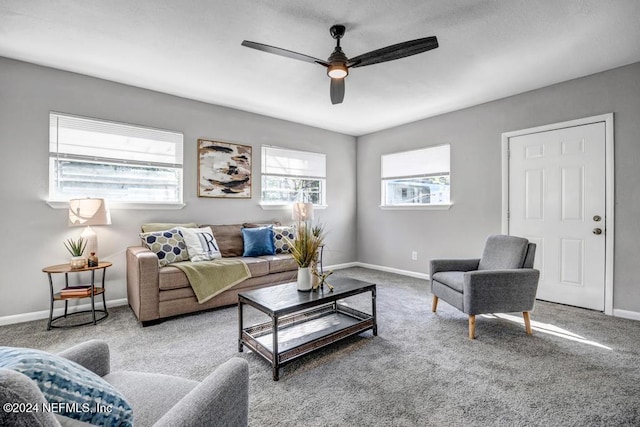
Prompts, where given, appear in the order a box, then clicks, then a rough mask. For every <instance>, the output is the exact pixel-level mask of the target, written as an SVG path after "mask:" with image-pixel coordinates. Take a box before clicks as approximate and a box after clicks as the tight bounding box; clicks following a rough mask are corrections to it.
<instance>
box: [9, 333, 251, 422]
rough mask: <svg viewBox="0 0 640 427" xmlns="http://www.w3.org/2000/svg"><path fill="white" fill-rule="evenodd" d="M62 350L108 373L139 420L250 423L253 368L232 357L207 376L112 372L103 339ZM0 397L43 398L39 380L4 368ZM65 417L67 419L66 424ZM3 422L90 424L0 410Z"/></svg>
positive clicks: (104, 374)
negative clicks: (33, 379)
mask: <svg viewBox="0 0 640 427" xmlns="http://www.w3.org/2000/svg"><path fill="white" fill-rule="evenodd" d="M59 355H60V356H63V357H65V358H66V359H69V360H72V361H74V362H76V363H78V364H80V365H82V366H84V367H85V368H87V369H89V370H91V371H92V372H94V373H96V374H97V375H99V376H101V377H103V378H104V379H105V380H106V381H107V382H109V383H110V384H111V385H112V386H113V387H115V388H116V389H117V390H118V391H119V392H120V393H122V394H123V395H124V396H125V398H126V399H127V401H128V402H129V404H130V405H131V407H132V408H133V414H134V422H135V425H136V426H150V425H153V426H172V427H175V426H196V425H201V426H246V425H247V424H248V415H249V368H248V363H247V361H246V360H244V359H241V358H238V357H233V358H231V359H230V360H228V361H227V362H225V363H223V364H222V365H220V366H218V367H217V368H216V369H215V370H214V371H213V372H212V373H211V374H209V376H208V377H206V378H205V379H204V380H203V381H202V382H198V381H193V380H188V379H185V378H179V377H174V376H169V375H163V374H151V373H145V372H130V371H120V372H110V359H109V347H108V345H107V343H106V342H104V341H101V340H90V341H87V342H84V343H82V344H79V345H76V346H74V347H72V348H70V349H68V350H66V351H64V352H62V353H60V354H59ZM0 402H1V403H4V402H12V403H19V402H24V403H26V404H33V403H35V402H44V396H43V395H42V393H41V392H40V389H39V388H38V386H37V384H36V383H35V382H34V381H32V380H31V379H30V378H28V377H27V376H25V375H23V374H21V373H19V372H16V371H12V370H10V369H1V368H0ZM61 423H62V424H61ZM0 425H12V426H31V425H40V426H53V427H57V426H60V425H73V426H80V425H88V424H86V423H82V422H80V421H76V420H71V419H70V418H66V417H59V416H56V415H54V414H52V413H49V412H43V411H40V412H37V413H22V414H18V413H7V412H2V411H0Z"/></svg>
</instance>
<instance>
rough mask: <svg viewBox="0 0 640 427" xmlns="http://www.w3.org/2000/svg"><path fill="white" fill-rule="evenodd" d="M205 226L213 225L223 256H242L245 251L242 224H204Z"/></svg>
mask: <svg viewBox="0 0 640 427" xmlns="http://www.w3.org/2000/svg"><path fill="white" fill-rule="evenodd" d="M203 227H211V231H213V236H214V237H215V238H216V242H218V248H219V249H220V253H221V254H222V256H223V257H232V256H242V253H243V252H244V245H243V243H242V224H227V225H207V226H205V225H203Z"/></svg>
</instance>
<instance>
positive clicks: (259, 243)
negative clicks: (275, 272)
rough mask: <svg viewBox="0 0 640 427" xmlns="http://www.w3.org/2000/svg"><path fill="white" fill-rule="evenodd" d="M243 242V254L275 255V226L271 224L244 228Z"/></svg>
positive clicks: (249, 255) (252, 255)
mask: <svg viewBox="0 0 640 427" xmlns="http://www.w3.org/2000/svg"><path fill="white" fill-rule="evenodd" d="M242 242H243V245H244V251H243V252H242V256H245V257H254V256H260V255H273V254H274V253H275V250H276V249H275V247H274V245H273V227H272V226H271V225H269V226H266V227H257V228H243V229H242Z"/></svg>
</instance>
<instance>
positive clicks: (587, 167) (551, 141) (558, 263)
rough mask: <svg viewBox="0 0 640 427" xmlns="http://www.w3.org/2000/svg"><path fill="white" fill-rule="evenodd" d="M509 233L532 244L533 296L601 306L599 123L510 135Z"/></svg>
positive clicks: (602, 216) (603, 179)
mask: <svg viewBox="0 0 640 427" xmlns="http://www.w3.org/2000/svg"><path fill="white" fill-rule="evenodd" d="M508 145H509V147H508V148H509V207H508V209H509V234H511V235H515V236H522V237H525V238H527V239H529V240H530V241H532V242H534V243H536V244H537V250H536V259H535V268H537V269H539V270H540V283H539V286H538V294H537V298H538V299H542V300H546V301H552V302H559V303H563V304H570V305H574V306H578V307H584V308H590V309H594V310H600V311H602V310H604V308H605V223H606V217H605V215H606V195H605V182H606V175H605V173H606V171H605V165H606V161H605V123H604V122H599V123H592V124H585V125H580V126H572V127H567V128H562V129H556V130H549V131H543V132H536V133H531V134H526V135H519V136H514V137H510V138H509V140H508Z"/></svg>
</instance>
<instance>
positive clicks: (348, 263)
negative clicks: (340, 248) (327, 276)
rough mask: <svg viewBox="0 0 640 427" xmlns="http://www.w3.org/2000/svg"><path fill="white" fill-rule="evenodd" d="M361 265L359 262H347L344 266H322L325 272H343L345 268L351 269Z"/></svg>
mask: <svg viewBox="0 0 640 427" xmlns="http://www.w3.org/2000/svg"><path fill="white" fill-rule="evenodd" d="M359 266H360V263H357V262H345V263H344V264H334V265H327V266H326V267H325V266H322V269H323V270H324V271H329V270H342V269H345V268H351V267H359Z"/></svg>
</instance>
